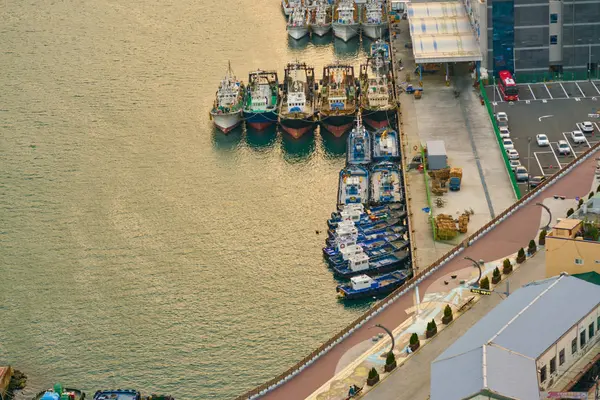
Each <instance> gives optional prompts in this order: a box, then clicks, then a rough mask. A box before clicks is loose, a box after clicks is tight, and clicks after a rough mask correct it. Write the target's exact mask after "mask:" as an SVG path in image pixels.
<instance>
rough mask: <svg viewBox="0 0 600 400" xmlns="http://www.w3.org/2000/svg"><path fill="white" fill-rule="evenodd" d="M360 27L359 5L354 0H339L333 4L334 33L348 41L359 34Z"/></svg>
mask: <svg viewBox="0 0 600 400" xmlns="http://www.w3.org/2000/svg"><path fill="white" fill-rule="evenodd" d="M359 29H360V23H359V20H358V5H357V4H356V3H355V2H354V0H337V1H336V2H335V4H334V6H333V34H334V35H335V36H336V37H338V38H340V39H342V40H343V41H344V42H347V41H349V40H350V39H352V38H353V37H355V36H357V35H358V33H359Z"/></svg>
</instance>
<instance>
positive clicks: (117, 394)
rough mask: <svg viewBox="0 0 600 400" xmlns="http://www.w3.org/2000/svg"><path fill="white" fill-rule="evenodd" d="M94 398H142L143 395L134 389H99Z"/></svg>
mask: <svg viewBox="0 0 600 400" xmlns="http://www.w3.org/2000/svg"><path fill="white" fill-rule="evenodd" d="M94 400H142V395H141V394H140V392H138V391H137V390H133V389H115V390H98V391H97V392H96V393H94Z"/></svg>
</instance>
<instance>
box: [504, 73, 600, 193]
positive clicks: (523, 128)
mask: <svg viewBox="0 0 600 400" xmlns="http://www.w3.org/2000/svg"><path fill="white" fill-rule="evenodd" d="M588 83H589V82H588ZM553 89H554V90H556V88H553ZM561 90H562V89H561ZM565 90H566V88H565ZM519 96H521V92H519ZM502 111H503V112H506V113H507V114H508V120H509V123H508V124H509V130H510V138H511V139H512V141H513V143H514V146H515V149H516V150H517V152H518V153H519V161H520V163H521V165H523V166H524V167H525V168H527V169H528V171H529V175H530V176H537V175H544V176H547V177H548V176H551V175H553V174H554V173H556V172H557V171H558V170H559V169H560V168H561V167H563V166H565V165H566V164H568V163H569V162H571V161H573V160H574V159H575V157H576V156H578V155H581V154H582V153H583V152H585V151H586V150H587V149H589V148H590V147H592V146H593V145H594V144H596V143H598V142H600V118H599V114H600V95H599V96H598V101H596V100H594V99H592V98H581V99H580V100H579V101H574V100H573V99H571V98H569V99H567V98H563V99H548V100H546V101H545V102H542V101H530V102H525V101H518V102H510V103H507V102H497V103H496V105H495V106H494V112H495V113H498V112H502ZM583 121H590V122H591V123H592V125H593V128H594V132H593V133H591V134H586V135H585V141H584V142H583V143H579V144H577V143H575V142H574V141H573V139H572V137H571V132H572V131H574V130H581V128H580V126H579V124H580V123H581V122H583ZM540 133H543V134H545V135H546V136H547V137H548V140H549V145H548V146H539V145H538V143H537V141H536V135H537V134H540ZM560 140H564V141H566V142H567V144H568V148H569V153H570V154H569V155H561V154H559V152H558V142H559V141H560ZM519 186H520V188H521V192H522V193H523V194H524V193H527V191H528V188H527V183H521V184H520V185H519Z"/></svg>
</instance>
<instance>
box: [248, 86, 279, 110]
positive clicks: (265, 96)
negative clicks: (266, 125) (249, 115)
mask: <svg viewBox="0 0 600 400" xmlns="http://www.w3.org/2000/svg"><path fill="white" fill-rule="evenodd" d="M274 106H275V105H274V104H273V96H272V95H271V88H270V87H269V85H266V84H265V85H263V84H261V85H258V86H257V87H256V88H255V89H254V90H253V91H252V93H251V99H250V108H251V109H252V111H267V110H268V109H272V108H273V107H274Z"/></svg>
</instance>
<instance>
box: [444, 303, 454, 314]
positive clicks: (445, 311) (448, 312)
mask: <svg viewBox="0 0 600 400" xmlns="http://www.w3.org/2000/svg"><path fill="white" fill-rule="evenodd" d="M451 316H452V308H451V307H450V305H449V304H446V307H444V317H451Z"/></svg>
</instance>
